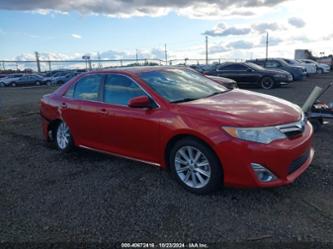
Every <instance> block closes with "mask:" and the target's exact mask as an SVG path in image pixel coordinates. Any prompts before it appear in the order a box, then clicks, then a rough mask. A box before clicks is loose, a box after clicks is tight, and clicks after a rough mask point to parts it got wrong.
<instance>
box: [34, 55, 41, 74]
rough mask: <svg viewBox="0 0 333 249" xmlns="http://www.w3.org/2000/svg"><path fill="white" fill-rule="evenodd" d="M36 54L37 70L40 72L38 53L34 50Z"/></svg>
mask: <svg viewBox="0 0 333 249" xmlns="http://www.w3.org/2000/svg"><path fill="white" fill-rule="evenodd" d="M35 55H36V63H37V72H38V73H40V61H39V54H38V52H35Z"/></svg>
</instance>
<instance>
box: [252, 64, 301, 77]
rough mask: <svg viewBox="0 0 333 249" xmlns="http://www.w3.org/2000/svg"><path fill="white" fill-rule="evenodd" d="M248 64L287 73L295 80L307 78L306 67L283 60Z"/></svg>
mask: <svg viewBox="0 0 333 249" xmlns="http://www.w3.org/2000/svg"><path fill="white" fill-rule="evenodd" d="M247 62H252V63H255V64H257V65H260V66H262V67H264V68H267V69H274V70H276V69H279V70H283V71H287V72H288V73H290V74H291V75H292V77H293V80H303V79H304V78H305V76H306V70H305V68H304V67H301V66H295V65H289V64H288V63H287V62H285V61H284V60H282V59H267V60H266V59H256V60H248V61H247Z"/></svg>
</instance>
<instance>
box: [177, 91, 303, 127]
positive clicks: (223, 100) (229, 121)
mask: <svg viewBox="0 0 333 249" xmlns="http://www.w3.org/2000/svg"><path fill="white" fill-rule="evenodd" d="M178 105H179V109H178V110H179V111H181V112H183V114H185V115H186V114H188V115H191V116H193V115H197V117H198V118H209V119H211V118H215V119H216V120H218V121H220V123H221V125H226V126H239V127H262V126H272V125H280V124H287V123H292V122H296V121H298V120H300V118H301V115H302V114H301V109H300V108H299V107H298V106H297V105H295V104H292V103H290V102H288V101H285V100H283V99H280V98H276V97H273V96H270V95H266V94H260V93H254V92H250V91H245V90H232V91H228V92H225V93H222V94H219V95H215V96H212V97H209V98H203V99H199V100H195V101H190V102H184V103H180V104H178Z"/></svg>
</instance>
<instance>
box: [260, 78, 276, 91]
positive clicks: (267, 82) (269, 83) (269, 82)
mask: <svg viewBox="0 0 333 249" xmlns="http://www.w3.org/2000/svg"><path fill="white" fill-rule="evenodd" d="M274 85H275V81H274V79H272V78H271V77H263V78H262V79H261V81H260V87H261V88H262V89H265V90H269V89H272V88H274Z"/></svg>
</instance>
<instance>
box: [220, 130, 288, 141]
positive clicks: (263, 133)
mask: <svg viewBox="0 0 333 249" xmlns="http://www.w3.org/2000/svg"><path fill="white" fill-rule="evenodd" d="M222 128H223V130H225V131H226V132H227V133H228V134H229V135H230V136H232V137H235V138H239V139H242V140H246V141H251V142H257V143H263V144H269V143H271V142H273V141H275V140H278V139H284V138H287V137H286V135H285V134H283V133H282V132H281V131H280V130H279V129H277V128H276V127H260V128H238V127H222Z"/></svg>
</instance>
